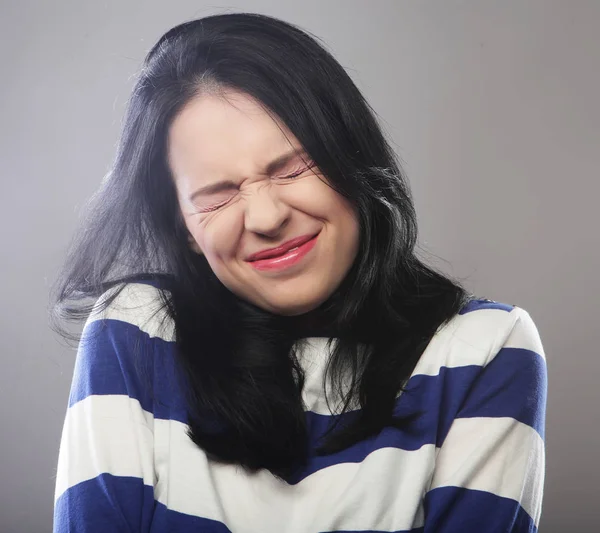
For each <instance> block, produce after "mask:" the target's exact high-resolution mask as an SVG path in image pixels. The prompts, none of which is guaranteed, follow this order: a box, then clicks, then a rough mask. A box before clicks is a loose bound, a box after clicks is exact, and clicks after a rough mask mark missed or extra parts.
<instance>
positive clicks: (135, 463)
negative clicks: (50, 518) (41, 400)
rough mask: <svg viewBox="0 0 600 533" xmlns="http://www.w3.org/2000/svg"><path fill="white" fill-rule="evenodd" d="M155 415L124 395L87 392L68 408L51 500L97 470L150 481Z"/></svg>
mask: <svg viewBox="0 0 600 533" xmlns="http://www.w3.org/2000/svg"><path fill="white" fill-rule="evenodd" d="M152 427H153V416H152V414H150V413H148V412H147V411H144V410H143V409H142V407H141V406H140V404H139V402H138V401H137V400H133V399H131V398H129V397H128V396H122V395H106V396H88V397H87V398H85V399H83V400H81V401H80V402H77V403H76V404H74V405H73V406H72V407H70V408H69V409H68V410H67V416H66V419H65V424H64V427H63V433H62V438H61V443H60V452H59V458H58V467H57V476H56V487H55V501H56V500H57V499H58V497H59V496H60V495H61V494H62V493H63V492H65V491H66V490H67V489H68V488H69V487H73V486H74V485H77V484H78V483H81V482H83V481H87V480H89V479H93V478H95V477H96V476H98V475H99V474H103V473H107V474H113V475H115V476H131V477H138V478H142V479H143V480H144V483H145V484H146V485H150V486H152V485H154V482H155V477H154V465H153V446H154V438H153V435H152Z"/></svg>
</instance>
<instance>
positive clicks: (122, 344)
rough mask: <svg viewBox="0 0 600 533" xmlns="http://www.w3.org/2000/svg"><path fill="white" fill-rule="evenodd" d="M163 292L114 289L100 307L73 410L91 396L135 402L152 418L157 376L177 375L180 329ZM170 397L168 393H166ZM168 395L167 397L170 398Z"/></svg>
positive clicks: (76, 379)
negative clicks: (176, 347)
mask: <svg viewBox="0 0 600 533" xmlns="http://www.w3.org/2000/svg"><path fill="white" fill-rule="evenodd" d="M163 298H164V295H163V294H162V292H161V289H159V288H157V287H154V286H152V285H149V284H146V283H128V284H126V285H120V286H116V287H113V288H112V289H110V290H108V291H107V292H105V293H104V294H103V295H102V296H101V297H100V298H99V299H98V301H97V302H96V305H95V307H94V310H93V311H92V313H91V314H90V316H89V317H88V320H87V322H86V324H85V327H84V330H83V334H82V337H81V341H80V343H79V347H78V350H77V358H76V362H75V368H74V374H73V383H72V390H71V397H70V404H71V405H74V404H75V403H78V402H79V401H81V400H84V399H86V398H88V397H89V396H92V395H94V396H100V397H105V396H110V395H113V396H114V395H117V396H119V395H120V396H129V397H130V398H134V399H136V400H137V401H139V402H140V404H141V405H142V406H143V408H144V409H146V410H147V411H149V412H152V405H153V402H152V398H153V394H154V395H155V394H159V393H160V394H163V392H164V391H162V392H161V391H160V390H159V391H154V392H152V387H153V386H154V385H153V384H154V381H155V380H154V377H153V376H154V375H157V373H158V374H159V375H160V376H161V377H165V376H169V375H171V374H172V373H173V369H172V368H171V367H172V358H171V357H164V356H165V355H170V354H171V352H172V350H173V342H170V341H171V340H172V339H173V338H174V334H173V331H174V328H173V324H172V320H171V319H170V317H169V315H168V313H167V311H166V309H165V306H164V299H163ZM165 394H166V393H165ZM165 394H163V396H165Z"/></svg>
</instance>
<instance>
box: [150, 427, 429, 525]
mask: <svg viewBox="0 0 600 533" xmlns="http://www.w3.org/2000/svg"><path fill="white" fill-rule="evenodd" d="M155 424H156V426H157V429H156V435H157V443H156V461H157V462H156V467H157V475H158V484H157V487H156V490H155V497H156V498H157V500H158V501H160V502H162V503H163V504H164V505H166V506H167V507H168V508H169V509H173V510H175V511H179V512H181V513H185V514H188V515H193V516H203V517H205V518H210V519H213V520H217V521H219V522H222V523H224V524H226V525H227V527H228V528H229V529H230V530H232V531H236V532H249V533H250V532H252V533H254V532H256V531H263V532H268V531H273V532H278V533H279V532H281V531H286V533H304V532H306V531H333V530H365V529H377V530H385V531H397V530H405V529H411V528H413V527H419V526H421V525H423V509H422V498H423V494H424V491H425V489H426V487H427V485H428V483H429V480H430V479H431V474H432V467H433V464H434V461H435V454H436V449H435V446H433V445H426V446H423V447H422V448H421V449H420V450H417V451H405V450H400V449H395V448H382V449H379V450H376V451H374V452H372V453H371V454H370V455H369V456H368V457H367V458H366V459H365V460H364V461H363V462H362V463H341V464H337V465H333V466H330V467H327V468H324V469H322V470H319V471H318V472H315V473H314V474H312V475H310V476H308V477H307V478H305V479H303V480H302V481H300V482H299V483H298V484H296V485H288V484H287V483H285V482H283V481H280V480H278V479H276V478H275V477H274V476H273V475H272V474H270V473H269V472H267V471H264V470H263V471H259V472H258V473H256V474H248V473H246V472H244V471H243V470H242V469H241V468H239V467H236V466H231V465H219V464H215V463H211V462H209V461H208V460H207V458H206V456H205V454H204V453H203V452H202V451H201V450H199V449H198V448H197V447H196V446H195V445H194V444H193V443H192V442H191V440H190V439H189V438H188V437H187V435H186V434H185V430H186V426H185V425H184V424H181V423H180V422H177V421H172V420H171V421H167V420H156V422H155Z"/></svg>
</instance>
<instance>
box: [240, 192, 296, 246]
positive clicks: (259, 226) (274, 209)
mask: <svg viewBox="0 0 600 533" xmlns="http://www.w3.org/2000/svg"><path fill="white" fill-rule="evenodd" d="M274 188H275V187H273V186H271V185H266V186H262V187H258V188H257V189H256V190H254V191H253V192H252V193H251V194H249V195H248V196H247V198H246V212H245V217H244V226H245V228H246V230H248V231H252V232H253V233H257V234H260V235H263V236H265V237H276V236H277V235H278V234H279V233H280V231H281V230H282V229H283V228H284V227H285V226H286V224H287V222H288V220H289V217H290V207H289V206H288V205H287V204H286V203H285V202H283V201H281V199H280V198H278V197H277V193H276V191H275V190H274Z"/></svg>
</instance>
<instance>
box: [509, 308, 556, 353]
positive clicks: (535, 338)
mask: <svg viewBox="0 0 600 533" xmlns="http://www.w3.org/2000/svg"><path fill="white" fill-rule="evenodd" d="M513 312H515V313H516V314H517V321H516V323H515V326H514V327H513V328H512V330H511V332H510V334H509V336H508V337H507V338H506V340H505V342H504V346H505V347H506V348H524V349H526V350H531V351H532V352H535V353H537V354H538V355H540V356H541V357H542V358H543V359H544V360H545V359H546V355H545V353H544V347H543V345H542V340H541V338H540V334H539V332H538V329H537V327H536V325H535V323H534V321H533V320H532V319H531V316H530V315H529V313H528V312H527V311H525V310H524V309H521V308H516V309H515V310H514V311H513Z"/></svg>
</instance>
